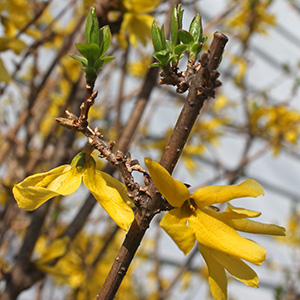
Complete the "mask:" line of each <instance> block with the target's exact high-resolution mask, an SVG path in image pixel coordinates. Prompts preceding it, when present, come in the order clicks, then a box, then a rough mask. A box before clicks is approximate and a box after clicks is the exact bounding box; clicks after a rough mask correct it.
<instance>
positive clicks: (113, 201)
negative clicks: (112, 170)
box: [83, 160, 134, 231]
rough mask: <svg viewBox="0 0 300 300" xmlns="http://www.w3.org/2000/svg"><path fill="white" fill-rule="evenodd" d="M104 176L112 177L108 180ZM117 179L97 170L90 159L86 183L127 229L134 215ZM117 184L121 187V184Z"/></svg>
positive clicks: (122, 226) (119, 224)
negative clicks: (121, 192)
mask: <svg viewBox="0 0 300 300" xmlns="http://www.w3.org/2000/svg"><path fill="white" fill-rule="evenodd" d="M104 176H105V178H106V179H107V178H108V177H110V179H109V180H107V181H106V180H105V179H104ZM115 181H117V180H116V179H115V180H114V179H113V178H112V177H111V176H110V175H108V174H106V175H103V172H101V171H98V170H96V169H95V166H94V164H93V163H92V162H91V160H88V162H87V168H86V169H85V171H84V175H83V182H84V184H85V185H86V187H87V188H88V189H89V190H90V192H91V193H92V194H93V196H94V197H95V199H96V200H97V201H98V202H99V203H100V204H101V205H102V207H103V208H104V209H105V211H106V212H107V213H108V214H109V216H110V217H111V218H112V219H113V220H114V221H115V222H116V223H117V224H118V226H120V227H121V228H122V229H124V230H126V231H127V230H128V227H129V225H130V224H131V223H132V222H133V219H134V215H133V211H132V209H131V207H130V206H128V205H127V204H126V202H125V201H126V199H125V201H124V200H123V199H122V197H121V195H120V193H119V191H118V189H117V188H116V187H115V184H116V182H115ZM116 185H117V187H119V184H116Z"/></svg>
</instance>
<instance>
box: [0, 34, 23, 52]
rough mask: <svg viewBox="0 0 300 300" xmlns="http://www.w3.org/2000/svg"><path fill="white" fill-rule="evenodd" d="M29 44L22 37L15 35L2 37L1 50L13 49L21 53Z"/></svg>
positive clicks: (0, 41) (0, 40)
mask: <svg viewBox="0 0 300 300" xmlns="http://www.w3.org/2000/svg"><path fill="white" fill-rule="evenodd" d="M26 47H27V45H26V44H25V43H24V42H23V41H22V40H20V39H18V38H15V37H12V38H11V37H0V52H3V51H6V50H13V51H14V52H15V53H16V54H17V55H19V54H20V53H21V52H22V51H23V50H24V49H25V48H26Z"/></svg>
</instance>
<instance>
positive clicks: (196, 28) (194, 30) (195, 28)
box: [189, 14, 202, 42]
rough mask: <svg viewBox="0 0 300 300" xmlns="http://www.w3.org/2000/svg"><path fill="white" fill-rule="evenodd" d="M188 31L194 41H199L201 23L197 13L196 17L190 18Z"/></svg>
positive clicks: (200, 37)
mask: <svg viewBox="0 0 300 300" xmlns="http://www.w3.org/2000/svg"><path fill="white" fill-rule="evenodd" d="M189 32H190V34H191V35H192V37H193V38H194V41H195V42H201V39H202V24H201V17H200V15H199V14H197V15H196V17H195V18H194V19H193V20H192V22H191V25H190V29H189Z"/></svg>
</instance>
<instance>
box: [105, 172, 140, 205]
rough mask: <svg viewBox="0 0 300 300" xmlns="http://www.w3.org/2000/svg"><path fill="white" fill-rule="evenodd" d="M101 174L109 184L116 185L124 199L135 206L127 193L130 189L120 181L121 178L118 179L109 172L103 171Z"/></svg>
mask: <svg viewBox="0 0 300 300" xmlns="http://www.w3.org/2000/svg"><path fill="white" fill-rule="evenodd" d="M101 175H102V177H103V178H104V180H105V181H106V182H107V183H108V184H109V185H111V186H113V187H115V188H116V189H117V190H118V192H119V193H120V195H121V197H122V199H123V201H125V202H126V203H127V205H129V206H131V207H135V205H134V203H133V202H132V200H131V199H130V198H129V197H128V195H127V193H128V191H127V188H126V186H125V185H124V184H123V183H122V182H120V181H119V180H117V179H116V178H114V177H112V176H110V175H109V174H107V173H105V172H101Z"/></svg>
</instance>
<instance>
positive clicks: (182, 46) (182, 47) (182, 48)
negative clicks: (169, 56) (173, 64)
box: [174, 44, 188, 56]
mask: <svg viewBox="0 0 300 300" xmlns="http://www.w3.org/2000/svg"><path fill="white" fill-rule="evenodd" d="M187 47H188V45H185V44H180V45H177V46H176V47H175V49H174V53H175V54H176V55H178V56H180V55H181V54H182V53H183V52H184V51H185V50H186V49H187Z"/></svg>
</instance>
